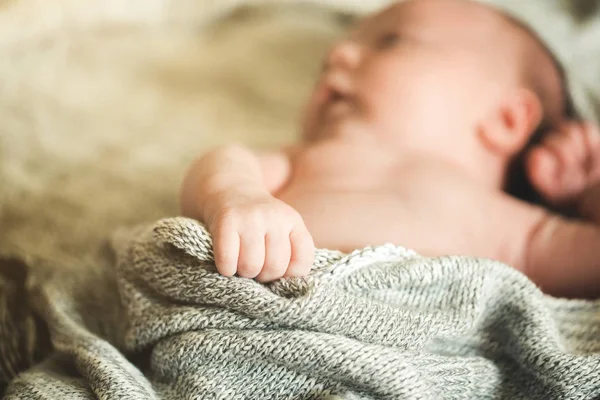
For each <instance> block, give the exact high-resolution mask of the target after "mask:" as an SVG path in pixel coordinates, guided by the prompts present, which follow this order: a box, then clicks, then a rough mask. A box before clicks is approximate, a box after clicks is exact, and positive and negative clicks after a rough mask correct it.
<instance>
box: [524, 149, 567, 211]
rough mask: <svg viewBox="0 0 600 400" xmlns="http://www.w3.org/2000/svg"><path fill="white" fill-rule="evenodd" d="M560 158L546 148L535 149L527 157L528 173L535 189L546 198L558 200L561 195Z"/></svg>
mask: <svg viewBox="0 0 600 400" xmlns="http://www.w3.org/2000/svg"><path fill="white" fill-rule="evenodd" d="M558 164H559V161H558V157H557V156H556V155H555V154H554V153H553V152H552V151H550V150H548V149H547V148H545V147H542V146H538V147H535V148H533V149H532V150H531V151H530V152H529V154H528V155H527V168H526V169H527V172H528V175H529V179H530V181H531V183H532V184H533V186H534V187H535V189H536V190H537V191H538V192H539V193H541V194H542V195H543V196H544V197H545V198H547V199H552V201H554V200H556V199H557V197H558V196H559V195H560V193H559V189H560V188H559V187H558V186H557V185H556V182H557V181H558V170H559V165H558Z"/></svg>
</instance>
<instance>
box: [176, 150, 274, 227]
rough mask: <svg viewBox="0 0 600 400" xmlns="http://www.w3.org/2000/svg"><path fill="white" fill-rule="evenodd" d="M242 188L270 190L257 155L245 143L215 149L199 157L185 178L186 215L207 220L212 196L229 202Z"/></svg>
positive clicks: (183, 208) (183, 209) (182, 195)
mask: <svg viewBox="0 0 600 400" xmlns="http://www.w3.org/2000/svg"><path fill="white" fill-rule="evenodd" d="M241 190H246V191H247V190H250V191H257V192H260V191H265V192H267V191H266V189H265V187H264V183H263V179H262V174H261V168H260V164H259V161H258V159H257V157H256V156H255V155H254V154H253V153H252V152H251V151H250V150H247V149H245V148H243V147H241V146H237V145H232V146H227V147H223V148H219V149H217V150H213V151H211V152H209V153H207V154H205V155H204V156H202V157H201V158H199V159H198V160H197V161H196V162H194V164H193V165H192V166H191V168H190V169H189V171H188V173H187V174H186V177H185V178H184V181H183V184H182V187H181V193H180V205H181V212H182V214H183V215H184V216H186V217H190V218H195V219H198V220H200V221H202V222H206V219H207V217H208V214H209V213H210V212H212V211H213V208H214V207H213V206H214V204H213V203H216V202H217V201H212V200H211V199H214V198H217V197H218V202H219V203H223V204H225V203H227V201H226V200H227V196H235V194H236V192H239V191H241Z"/></svg>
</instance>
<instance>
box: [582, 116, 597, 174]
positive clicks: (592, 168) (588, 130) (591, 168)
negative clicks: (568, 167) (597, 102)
mask: <svg viewBox="0 0 600 400" xmlns="http://www.w3.org/2000/svg"><path fill="white" fill-rule="evenodd" d="M583 132H584V139H585V142H586V146H587V148H588V157H587V160H586V165H585V166H586V172H587V174H588V179H589V180H590V181H591V183H595V182H597V181H598V180H600V130H599V129H598V127H597V126H596V125H595V124H592V123H585V124H584V126H583Z"/></svg>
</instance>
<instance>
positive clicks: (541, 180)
mask: <svg viewBox="0 0 600 400" xmlns="http://www.w3.org/2000/svg"><path fill="white" fill-rule="evenodd" d="M571 108H572V107H571V105H570V101H569V95H568V93H567V90H566V84H565V82H564V77H563V73H562V70H561V68H560V67H559V65H558V64H557V63H556V62H555V60H554V57H553V56H552V54H551V53H550V52H549V51H548V50H547V49H546V47H545V46H544V44H543V43H542V42H541V41H540V40H539V39H538V38H537V37H536V36H535V35H534V34H533V33H532V32H530V31H529V29H528V28H527V27H525V26H524V25H522V24H520V23H519V22H517V21H515V20H513V19H512V18H511V17H509V16H506V15H504V14H503V13H500V12H499V11H497V10H495V9H493V8H490V7H488V6H485V5H482V4H480V3H476V2H471V1H468V0H412V1H404V2H401V3H398V4H394V5H392V6H391V7H389V8H387V9H385V10H384V11H382V12H380V13H378V14H376V15H374V16H371V17H369V18H367V19H365V20H363V21H362V22H361V23H359V24H358V25H357V26H356V27H355V28H354V29H353V30H352V31H351V32H350V33H349V35H348V37H347V38H346V39H345V40H343V41H341V42H340V43H338V44H337V45H335V46H334V47H333V48H332V49H331V51H330V53H329V54H328V56H327V58H326V60H325V62H324V65H323V70H322V73H321V75H320V78H319V80H318V82H317V85H316V88H315V90H314V93H313V95H312V96H311V99H310V100H309V102H308V107H307V111H306V115H305V119H304V121H303V128H302V132H303V134H302V139H301V141H300V142H299V143H298V144H296V145H292V146H289V147H286V148H284V149H281V150H278V151H273V152H258V153H255V152H253V151H251V150H249V149H246V148H244V147H243V146H240V145H231V146H226V147H223V148H219V149H216V150H213V151H211V152H209V153H207V154H205V155H203V156H202V157H200V158H199V159H198V160H197V161H196V162H195V163H194V164H193V165H192V167H191V168H190V170H189V172H188V174H187V176H186V178H185V179H184V183H183V185H182V190H181V207H182V212H183V214H184V215H185V216H188V217H191V218H196V219H198V220H200V221H202V222H203V223H205V224H206V226H207V228H208V229H209V231H210V232H211V233H212V235H213V240H214V250H215V260H216V265H217V269H218V271H219V272H220V273H221V274H223V275H225V276H232V275H235V274H237V275H238V276H241V277H246V278H255V279H257V280H258V281H260V282H269V281H272V280H276V279H279V278H282V277H291V276H303V275H306V274H307V273H308V272H309V271H310V268H311V266H312V261H313V255H314V247H315V246H317V247H320V248H330V249H338V250H341V251H345V252H350V251H352V250H354V249H357V248H362V247H365V246H369V245H379V244H384V243H394V244H398V245H402V246H404V247H407V248H411V249H414V250H416V251H417V252H419V253H421V254H423V255H428V256H441V255H468V256H475V257H485V258H491V259H496V260H499V261H502V262H504V263H506V264H509V265H511V266H513V267H515V268H517V269H518V270H520V271H522V272H523V273H524V274H526V275H527V276H528V277H529V278H530V279H531V280H532V281H533V282H535V283H536V284H537V285H538V286H539V287H540V288H541V289H542V290H543V291H544V292H546V293H548V294H552V295H555V296H568V297H596V296H598V295H600V134H599V133H598V132H597V130H596V128H595V127H594V126H593V125H591V124H586V123H581V122H578V121H576V120H575V118H573V114H572V110H571ZM540 133H543V135H540ZM515 171H517V173H515ZM519 171H521V172H522V175H524V177H525V178H526V179H525V181H527V182H529V184H530V186H531V187H533V188H534V189H535V192H536V193H537V194H539V195H540V197H541V202H531V201H526V200H524V199H519V198H517V197H516V196H514V195H512V194H511V193H512V192H511V190H512V186H513V183H514V182H515V181H518V179H514V178H515V176H518V175H519V174H518V172H519ZM558 210H560V211H561V212H558ZM562 211H565V212H562ZM567 215H568V217H567Z"/></svg>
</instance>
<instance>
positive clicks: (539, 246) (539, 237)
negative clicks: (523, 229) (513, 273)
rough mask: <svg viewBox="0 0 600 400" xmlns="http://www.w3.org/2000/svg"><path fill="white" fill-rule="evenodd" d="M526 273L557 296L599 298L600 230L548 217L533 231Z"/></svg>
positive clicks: (544, 289) (596, 227) (585, 224)
mask: <svg viewBox="0 0 600 400" xmlns="http://www.w3.org/2000/svg"><path fill="white" fill-rule="evenodd" d="M528 250H529V251H528V257H527V266H526V268H525V273H526V274H527V275H528V276H529V277H530V278H531V279H532V280H533V281H534V282H535V283H536V284H537V285H538V286H540V287H541V289H542V290H543V291H544V292H545V293H548V294H550V295H554V296H558V297H577V298H598V297H600V227H599V226H598V225H595V224H592V223H588V222H579V221H573V220H567V219H564V218H562V217H558V216H550V217H548V218H547V219H546V220H545V221H544V222H543V223H542V224H540V226H539V227H538V229H537V230H536V231H534V233H533V235H532V237H531V241H530V246H529V249H528Z"/></svg>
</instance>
